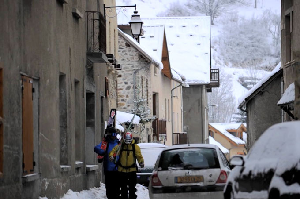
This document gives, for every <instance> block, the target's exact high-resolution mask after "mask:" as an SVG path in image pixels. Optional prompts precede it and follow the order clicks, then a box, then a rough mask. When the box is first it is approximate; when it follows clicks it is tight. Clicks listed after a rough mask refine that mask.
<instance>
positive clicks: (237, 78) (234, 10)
mask: <svg viewBox="0 0 300 199" xmlns="http://www.w3.org/2000/svg"><path fill="white" fill-rule="evenodd" d="M187 2H192V1H187V0H180V1H178V0H151V1H145V0H117V5H134V4H136V5H137V10H138V11H139V14H140V15H141V18H148V17H157V16H168V15H171V16H176V14H177V13H178V16H184V15H185V14H187V15H190V16H191V15H192V16H199V15H203V14H202V13H198V12H197V11H195V10H194V11H191V10H192V8H191V7H186V6H185V5H184V4H185V3H187ZM254 2H255V0H245V3H244V4H239V3H237V4H233V5H230V6H227V7H226V9H224V10H222V12H221V14H220V16H218V17H217V18H215V20H214V25H212V26H211V49H212V51H211V56H212V68H219V69H220V75H221V77H220V79H221V81H220V82H221V86H220V87H219V88H214V89H213V92H212V93H211V94H209V108H212V106H214V110H213V111H214V112H217V113H218V114H217V115H214V117H212V118H215V119H214V121H211V122H230V120H231V117H232V114H233V113H235V112H237V110H236V107H237V105H238V101H239V98H240V97H241V96H244V94H245V93H246V92H247V91H248V90H249V89H250V88H251V87H253V86H254V85H255V83H256V82H258V81H259V80H260V79H262V78H263V77H264V76H265V75H267V74H268V73H269V72H270V71H271V70H272V69H273V68H275V66H276V65H277V64H278V62H279V61H280V32H277V33H276V30H277V27H278V24H277V27H275V25H276V24H275V22H273V21H271V19H273V18H274V21H276V20H277V21H276V22H278V19H279V23H280V18H279V13H280V6H281V3H280V0H257V7H256V8H254ZM133 10H134V9H131V8H127V9H121V10H119V12H118V13H119V14H118V23H119V24H126V23H127V22H128V21H129V20H130V16H131V14H132V12H133ZM275 19H276V20H275ZM274 24H275V25H274ZM279 25H280V24H279ZM272 31H273V33H274V34H273V35H272V34H271V32H272ZM275 33H276V34H275ZM276 36H277V38H276ZM210 105H212V106H210ZM210 113H211V114H212V111H210Z"/></svg>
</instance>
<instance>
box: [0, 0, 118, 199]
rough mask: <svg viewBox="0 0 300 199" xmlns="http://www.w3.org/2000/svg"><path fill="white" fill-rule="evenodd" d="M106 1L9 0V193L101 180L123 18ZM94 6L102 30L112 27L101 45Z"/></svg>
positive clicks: (5, 175) (57, 193) (0, 40)
mask: <svg viewBox="0 0 300 199" xmlns="http://www.w3.org/2000/svg"><path fill="white" fill-rule="evenodd" d="M104 3H105V2H104V1H103V0H90V1H84V0H76V1H69V0H57V1H39V0H30V1H27V0H26V1H25V0H24V1H4V0H1V2H0V5H1V6H0V17H1V22H0V31H1V34H0V94H1V95H0V102H1V103H0V116H1V117H2V118H3V124H2V125H1V126H0V195H1V198H5V199H6V198H9V199H11V198H18V199H19V198H38V197H39V196H46V197H48V198H60V197H61V196H62V195H63V194H65V193H66V192H67V191H68V189H72V190H74V191H80V190H82V189H88V188H91V187H95V186H99V185H100V184H99V183H100V180H101V169H102V168H101V167H100V166H99V165H98V163H97V160H96V155H95V153H94V151H93V147H94V146H95V145H96V144H97V143H99V142H100V139H101V137H102V134H103V131H104V128H105V120H107V118H108V114H109V109H110V108H115V107H116V92H115V91H114V89H115V88H116V79H114V78H116V76H115V72H114V66H113V65H112V64H111V63H110V62H109V60H107V57H106V54H117V51H116V49H115V48H116V46H117V40H116V38H115V36H114V35H113V34H112V32H115V31H114V30H116V18H114V19H113V18H112V19H111V18H107V19H106V20H105V18H104V16H103V11H104V6H103V5H104ZM106 3H107V5H115V0H113V1H107V2H106ZM87 11H88V12H87ZM89 13H94V14H95V15H94V16H93V19H100V18H101V19H102V25H99V24H98V26H97V27H98V32H97V34H98V33H99V31H100V30H101V31H102V32H106V34H102V35H101V38H102V41H103V42H104V43H102V47H100V48H99V46H100V45H98V48H97V49H94V48H93V47H92V46H93V45H94V44H93V43H90V41H91V38H93V37H94V38H99V37H97V36H96V35H94V34H93V33H92V32H93V31H92V29H91V26H88V24H90V23H91V22H90V21H89V20H88V17H87V15H88V14H89ZM90 19H91V18H90ZM99 21H101V20H99ZM114 21H115V22H114ZM108 24H109V30H107V29H106V27H108ZM99 34H100V33H99ZM96 40H97V39H96ZM99 40H100V39H99ZM99 40H98V41H99ZM98 43H100V42H98Z"/></svg>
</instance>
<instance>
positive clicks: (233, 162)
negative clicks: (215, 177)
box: [229, 156, 245, 169]
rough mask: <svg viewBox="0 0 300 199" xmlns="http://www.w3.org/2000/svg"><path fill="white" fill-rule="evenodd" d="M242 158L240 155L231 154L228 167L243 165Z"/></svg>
mask: <svg viewBox="0 0 300 199" xmlns="http://www.w3.org/2000/svg"><path fill="white" fill-rule="evenodd" d="M244 163H245V161H244V158H243V157H242V156H233V157H232V158H231V159H230V161H229V166H230V169H233V168H234V167H235V166H244Z"/></svg>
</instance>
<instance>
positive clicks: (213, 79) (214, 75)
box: [210, 69, 220, 87]
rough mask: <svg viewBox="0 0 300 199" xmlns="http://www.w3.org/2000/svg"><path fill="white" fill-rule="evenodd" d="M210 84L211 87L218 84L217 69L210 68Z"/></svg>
mask: <svg viewBox="0 0 300 199" xmlns="http://www.w3.org/2000/svg"><path fill="white" fill-rule="evenodd" d="M210 85H211V86H212V87H219V86H220V75H219V69H210Z"/></svg>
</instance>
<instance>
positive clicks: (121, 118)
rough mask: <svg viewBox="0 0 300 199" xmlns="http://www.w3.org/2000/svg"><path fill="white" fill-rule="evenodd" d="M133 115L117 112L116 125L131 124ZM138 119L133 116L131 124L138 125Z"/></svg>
mask: <svg viewBox="0 0 300 199" xmlns="http://www.w3.org/2000/svg"><path fill="white" fill-rule="evenodd" d="M133 116H134V114H132V113H125V112H122V111H117V114H116V122H118V124H123V123H125V122H131V120H132V118H133ZM140 119H141V118H140V117H139V116H137V115H135V117H134V119H133V121H132V123H133V124H139V123H140Z"/></svg>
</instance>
